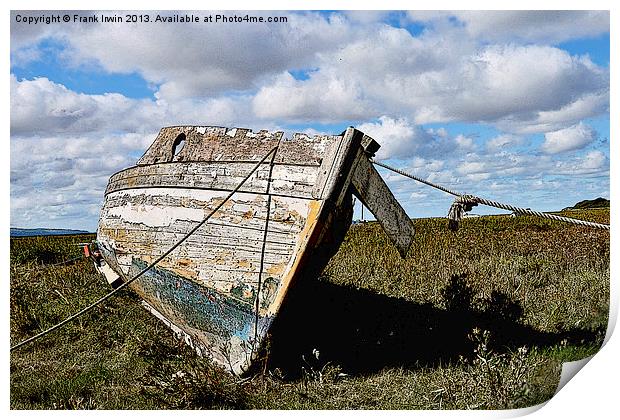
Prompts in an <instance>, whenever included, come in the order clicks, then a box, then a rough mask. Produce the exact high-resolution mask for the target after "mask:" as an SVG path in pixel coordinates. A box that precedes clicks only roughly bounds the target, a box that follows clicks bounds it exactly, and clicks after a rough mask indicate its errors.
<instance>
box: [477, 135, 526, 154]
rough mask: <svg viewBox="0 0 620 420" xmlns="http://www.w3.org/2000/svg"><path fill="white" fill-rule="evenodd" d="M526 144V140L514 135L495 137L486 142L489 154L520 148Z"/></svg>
mask: <svg viewBox="0 0 620 420" xmlns="http://www.w3.org/2000/svg"><path fill="white" fill-rule="evenodd" d="M524 143H525V142H524V139H523V138H522V137H520V136H515V135H513V134H500V135H499V136H496V137H493V138H492V139H489V140H488V141H487V142H486V149H487V151H488V152H492V153H495V152H500V151H502V150H506V149H509V148H512V147H515V146H520V145H522V144H524Z"/></svg>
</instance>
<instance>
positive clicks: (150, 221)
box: [108, 204, 205, 227]
mask: <svg viewBox="0 0 620 420" xmlns="http://www.w3.org/2000/svg"><path fill="white" fill-rule="evenodd" d="M108 215H109V216H116V217H120V218H121V219H122V220H124V221H126V222H128V223H142V224H144V225H146V226H150V227H162V226H170V225H171V224H172V223H173V222H175V221H177V220H179V219H182V220H189V221H194V222H200V221H202V219H204V217H205V212H204V210H202V209H191V208H185V207H163V206H150V205H146V204H139V205H133V204H127V205H125V206H122V207H115V208H113V209H110V210H109V212H108Z"/></svg>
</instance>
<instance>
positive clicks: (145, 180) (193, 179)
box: [106, 162, 318, 198]
mask: <svg viewBox="0 0 620 420" xmlns="http://www.w3.org/2000/svg"><path fill="white" fill-rule="evenodd" d="M253 166H254V164H252V163H246V162H241V163H239V162H238V163H229V162H226V163H218V162H183V163H178V164H166V163H164V164H155V165H149V166H137V167H132V168H129V169H126V170H124V171H121V172H118V173H116V174H115V175H113V176H112V178H111V179H110V182H109V184H108V187H107V188H106V194H109V193H111V192H115V191H119V190H123V189H133V188H146V187H150V188H154V187H172V188H182V187H187V188H202V189H216V190H224V191H230V190H232V189H233V188H235V187H236V186H237V185H238V184H239V183H240V182H241V181H242V180H243V179H244V178H245V177H246V176H247V174H248V173H250V171H251V170H252V168H253ZM268 174H269V167H268V166H265V167H264V169H259V170H258V171H257V172H256V173H255V174H253V175H252V176H251V177H250V179H248V180H247V181H246V182H245V183H244V185H243V186H242V187H241V189H240V191H242V192H253V193H262V192H265V191H266V190H267V183H268ZM317 175H318V167H316V166H285V165H275V166H274V170H273V174H272V181H271V193H272V194H274V195H282V196H291V197H299V198H312V189H313V188H314V185H315V183H316V178H317Z"/></svg>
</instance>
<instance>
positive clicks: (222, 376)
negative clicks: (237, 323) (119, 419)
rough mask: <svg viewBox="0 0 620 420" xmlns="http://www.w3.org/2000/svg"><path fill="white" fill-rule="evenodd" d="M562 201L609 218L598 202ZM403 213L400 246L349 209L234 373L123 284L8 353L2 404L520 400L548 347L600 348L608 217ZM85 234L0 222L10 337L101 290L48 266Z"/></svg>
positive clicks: (544, 393)
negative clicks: (408, 225) (408, 222)
mask: <svg viewBox="0 0 620 420" xmlns="http://www.w3.org/2000/svg"><path fill="white" fill-rule="evenodd" d="M570 215H571V217H578V218H583V219H587V220H593V221H598V222H605V223H608V222H609V210H608V209H595V210H594V209H593V210H581V211H571V212H570ZM415 225H416V229H417V231H416V236H415V242H414V245H413V246H412V249H411V250H410V253H409V256H408V258H406V259H402V260H401V259H400V257H399V256H398V254H397V252H396V251H395V250H394V249H393V248H392V246H391V245H390V244H389V242H388V239H387V238H386V237H385V235H384V233H383V231H382V230H381V228H380V226H378V225H377V224H376V223H366V224H361V225H356V226H353V227H352V228H351V229H350V231H349V233H348V234H347V237H346V238H345V241H344V243H343V245H342V247H341V249H340V251H339V252H338V253H337V254H336V256H335V257H334V258H333V259H332V260H331V262H330V264H329V265H328V267H327V268H326V269H325V270H324V272H323V274H322V277H321V278H320V279H318V280H316V281H312V282H306V283H304V284H299V285H298V286H299V287H297V289H296V290H297V292H296V293H292V294H291V296H290V297H289V302H288V304H287V306H286V307H285V308H283V311H284V312H283V316H282V317H281V318H280V320H278V321H277V322H276V324H274V329H273V336H272V338H271V340H270V341H269V345H268V347H267V349H266V352H265V362H264V363H262V364H261V366H260V368H259V369H257V371H256V372H253V373H252V375H251V376H249V377H248V378H245V379H240V378H236V377H233V376H232V375H230V374H228V373H227V372H225V371H223V370H222V369H220V368H219V367H217V366H214V365H212V364H211V363H210V362H209V360H207V359H202V358H199V357H197V356H196V355H195V354H194V352H193V351H192V350H191V349H190V348H187V347H186V346H185V345H184V344H183V343H182V342H179V341H178V340H177V339H175V338H174V337H173V336H172V334H171V333H170V332H169V330H168V329H167V328H166V327H165V326H164V325H163V324H161V323H160V322H159V321H158V320H156V319H155V318H154V317H152V316H151V315H150V314H148V313H147V312H146V311H145V310H143V309H142V308H141V307H140V305H139V299H138V298H137V296H136V295H135V294H133V293H132V292H131V291H123V292H121V293H120V294H119V295H118V296H117V297H115V298H113V299H111V300H109V301H107V302H106V303H105V304H103V305H101V306H100V307H98V308H97V309H95V310H94V311H93V312H91V313H89V314H87V315H85V316H84V317H83V318H80V319H79V320H78V321H76V322H74V323H72V324H69V325H67V326H66V327H64V328H62V329H61V330H58V331H56V332H54V333H52V334H51V335H49V336H47V337H45V338H43V339H42V340H40V341H37V342H34V343H32V344H30V345H27V346H25V347H24V348H22V349H20V350H17V351H16V352H13V353H12V354H11V360H10V372H11V377H10V391H11V401H10V404H11V408H12V409H201V408H205V409H264V408H269V409H360V408H365V409H464V408H478V409H503V408H517V407H525V406H530V405H534V404H538V403H541V402H544V401H546V400H548V399H549V398H550V397H551V396H552V395H553V393H554V391H555V389H556V387H557V383H558V380H559V375H560V370H561V363H562V362H563V361H570V360H577V359H580V358H583V357H587V356H589V355H591V354H593V353H595V352H596V351H597V350H598V348H599V347H600V345H601V342H602V339H603V336H604V333H605V329H606V326H607V314H608V308H609V233H608V232H603V231H598V230H593V229H589V228H584V227H576V226H571V225H566V224H560V223H557V222H552V221H547V220H540V219H535V218H530V217H517V218H510V217H502V216H489V217H481V218H472V219H466V220H464V221H463V222H462V223H461V228H460V229H459V231H458V232H456V233H453V232H451V231H449V230H448V229H447V221H445V220H443V219H420V220H415ZM92 239H94V237H93V236H89V235H81V236H62V237H36V238H14V239H11V292H10V298H11V323H10V327H11V344H16V343H17V342H19V341H21V340H23V339H25V338H27V337H29V336H31V335H34V334H36V333H37V332H39V331H41V330H43V329H45V328H48V327H50V326H52V325H54V324H55V323H57V322H58V321H60V320H62V319H64V318H65V317H67V316H68V315H70V314H72V313H73V312H75V311H77V310H79V309H80V308H82V307H83V306H85V305H87V304H88V303H90V302H92V301H94V300H95V299H97V298H98V297H100V296H102V295H104V294H105V293H107V292H108V291H109V288H108V285H107V284H106V283H105V281H104V279H103V278H102V277H100V276H99V275H98V274H97V273H96V272H95V270H94V268H93V267H92V266H91V264H90V263H89V262H88V261H86V260H78V261H74V262H71V263H69V264H67V265H62V264H61V265H53V264H57V263H61V262H62V261H66V260H69V259H72V258H75V257H78V256H79V255H80V252H81V250H80V249H79V247H77V246H74V245H73V244H75V243H78V242H84V241H90V240H92ZM317 308H320V311H319V310H317ZM308 314H313V315H312V316H308Z"/></svg>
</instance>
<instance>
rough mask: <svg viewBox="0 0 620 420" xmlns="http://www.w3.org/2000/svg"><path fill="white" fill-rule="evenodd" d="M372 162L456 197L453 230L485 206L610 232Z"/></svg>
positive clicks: (451, 218) (451, 214)
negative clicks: (472, 211)
mask: <svg viewBox="0 0 620 420" xmlns="http://www.w3.org/2000/svg"><path fill="white" fill-rule="evenodd" d="M370 161H371V162H372V163H374V164H375V165H378V166H381V167H383V168H385V169H389V170H390V171H392V172H396V173H397V174H400V175H403V176H406V177H407V178H411V179H413V180H415V181H418V182H421V183H423V184H426V185H428V186H431V187H433V188H436V189H438V190H441V191H444V192H447V193H448V194H451V195H454V196H456V197H457V198H456V199H455V200H454V203H452V206H450V210H449V211H448V216H447V217H448V220H449V222H448V227H449V228H450V229H451V230H457V229H458V223H459V222H460V221H461V219H462V218H463V215H464V214H465V213H466V212H468V211H470V210H471V209H472V208H473V207H474V206H476V205H478V204H484V205H485V206H489V207H496V208H498V209H503V210H508V211H512V212H514V213H518V214H529V215H531V216H537V217H542V218H543V219H549V220H556V221H558V222H566V223H572V224H574V225H580V226H588V227H592V228H596V229H603V230H609V225H605V224H602V223H594V222H588V221H586V220H579V219H573V218H570V217H564V216H556V215H555V214H548V213H542V212H539V211H534V210H531V209H525V208H522V207H516V206H512V205H509V204H503V203H500V202H497V201H492V200H487V199H485V198H480V197H477V196H475V195H465V194H459V193H457V192H455V191H452V190H449V189H448V188H445V187H443V186H441V185H438V184H434V183H432V182H430V181H427V180H425V179H422V178H420V177H417V176H415V175H412V174H410V173H407V172H405V171H403V170H400V169H397V168H393V167H391V166H389V165H386V164H385V163H382V162H377V161H375V160H374V159H370Z"/></svg>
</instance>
